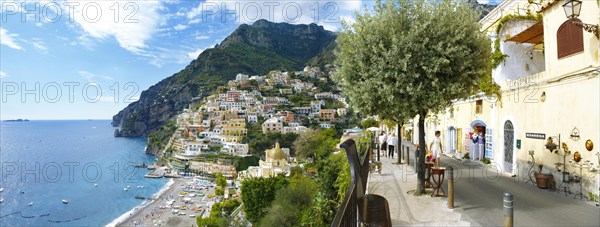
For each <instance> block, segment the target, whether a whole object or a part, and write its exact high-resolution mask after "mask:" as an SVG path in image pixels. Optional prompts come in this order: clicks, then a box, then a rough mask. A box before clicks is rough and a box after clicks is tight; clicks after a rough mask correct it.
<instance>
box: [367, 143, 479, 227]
mask: <svg viewBox="0 0 600 227" xmlns="http://www.w3.org/2000/svg"><path fill="white" fill-rule="evenodd" d="M404 145H405V146H406V145H408V146H409V147H410V150H411V152H412V153H411V156H410V158H411V159H413V158H414V157H413V155H414V149H415V148H414V145H411V144H404ZM396 161H397V157H395V158H394V159H391V158H387V157H384V156H381V162H382V165H383V167H382V172H381V174H379V173H372V174H371V175H370V177H369V185H368V186H367V188H368V193H371V194H378V195H382V196H383V197H385V198H386V199H387V200H388V203H389V205H390V215H391V218H392V224H393V225H394V226H399V225H402V226H470V225H471V224H470V223H469V222H468V221H465V220H463V219H465V218H463V215H461V214H460V213H459V212H457V211H455V210H453V209H448V208H447V198H445V197H431V196H430V193H429V194H427V193H426V194H425V195H422V196H414V195H413V194H412V193H413V191H414V190H415V189H416V187H417V174H416V172H415V170H414V168H413V167H412V164H413V163H412V160H411V166H409V165H407V164H400V165H397V164H394V162H396ZM427 191H428V192H431V189H427Z"/></svg>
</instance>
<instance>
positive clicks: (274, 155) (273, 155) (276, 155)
mask: <svg viewBox="0 0 600 227" xmlns="http://www.w3.org/2000/svg"><path fill="white" fill-rule="evenodd" d="M267 156H268V158H270V159H273V160H279V159H285V158H286V156H285V153H284V152H283V150H281V147H279V142H277V143H275V148H273V149H270V150H268V151H267Z"/></svg>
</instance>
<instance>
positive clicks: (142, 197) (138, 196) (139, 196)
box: [135, 195, 146, 199]
mask: <svg viewBox="0 0 600 227" xmlns="http://www.w3.org/2000/svg"><path fill="white" fill-rule="evenodd" d="M135 198H136V199H146V197H144V196H141V195H136V196H135Z"/></svg>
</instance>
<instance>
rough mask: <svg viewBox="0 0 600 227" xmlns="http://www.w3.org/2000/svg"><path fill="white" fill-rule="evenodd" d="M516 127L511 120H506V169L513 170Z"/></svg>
mask: <svg viewBox="0 0 600 227" xmlns="http://www.w3.org/2000/svg"><path fill="white" fill-rule="evenodd" d="M514 139H515V128H514V126H513V123H512V122H511V121H506V122H504V171H506V172H512V170H513V152H514Z"/></svg>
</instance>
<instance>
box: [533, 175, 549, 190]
mask: <svg viewBox="0 0 600 227" xmlns="http://www.w3.org/2000/svg"><path fill="white" fill-rule="evenodd" d="M551 177H552V175H550V174H546V173H535V182H536V183H537V187H538V188H542V189H547V188H548V186H549V185H550V178H551Z"/></svg>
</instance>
